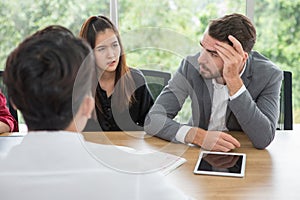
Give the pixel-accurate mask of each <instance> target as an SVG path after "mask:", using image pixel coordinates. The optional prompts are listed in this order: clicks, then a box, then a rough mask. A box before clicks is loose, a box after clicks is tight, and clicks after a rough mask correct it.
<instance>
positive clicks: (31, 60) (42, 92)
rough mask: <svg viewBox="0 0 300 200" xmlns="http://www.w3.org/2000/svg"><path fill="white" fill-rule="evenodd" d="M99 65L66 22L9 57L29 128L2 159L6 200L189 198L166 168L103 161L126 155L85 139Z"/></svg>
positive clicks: (8, 78) (16, 98)
mask: <svg viewBox="0 0 300 200" xmlns="http://www.w3.org/2000/svg"><path fill="white" fill-rule="evenodd" d="M94 70H95V60H94V55H93V53H92V50H91V48H90V47H89V45H88V44H87V43H86V42H85V41H83V40H81V39H79V38H76V37H75V36H74V35H73V34H72V33H71V32H70V31H69V30H68V29H66V28H64V27H61V26H49V27H46V28H45V29H43V30H40V31H38V32H36V33H35V34H33V35H32V36H29V37H28V38H27V39H25V40H24V41H23V42H22V43H21V44H19V46H18V47H17V48H16V49H15V50H14V51H13V52H12V53H11V54H10V55H9V57H8V59H7V62H6V68H5V72H4V82H5V84H6V85H7V88H8V93H9V96H10V97H11V99H12V102H13V103H14V105H15V106H16V107H17V108H18V109H19V110H20V111H21V113H22V114H23V116H24V120H25V122H26V124H27V126H28V130H29V131H28V134H27V135H26V136H24V139H23V140H22V143H21V144H19V145H17V146H15V147H14V148H12V149H11V150H10V152H8V154H7V155H6V156H5V157H4V158H1V160H0V194H1V199H3V200H19V199H31V200H41V199H42V200H47V199H49V200H50V199H51V200H53V199H55V200H60V199H62V200H66V199H72V200H77V199H78V200H82V199H89V200H93V199H95V200H96V199H97V200H98V199H153V198H152V197H153V195H155V196H157V197H159V199H188V197H186V196H185V195H184V194H183V193H182V192H180V191H179V190H177V189H176V188H174V187H172V186H171V185H169V184H167V182H165V181H164V179H163V178H162V177H161V176H160V175H159V174H156V173H140V174H134V173H126V172H122V171H120V170H117V169H113V168H111V167H109V165H107V163H104V162H101V161H100V160H99V159H98V157H99V154H109V155H111V156H112V157H113V158H115V159H116V160H118V159H120V157H119V156H120V155H119V154H115V153H114V151H113V150H114V146H113V145H100V144H93V143H89V142H86V141H84V139H83V136H82V135H81V134H80V133H79V132H80V131H81V130H82V129H83V128H84V127H85V125H86V122H87V120H88V118H90V117H91V112H92V110H93V108H94V104H95V103H94V99H93V97H92V96H91V88H92V80H93V76H94V75H95V73H94ZM92 147H93V148H92ZM108 151H111V152H108ZM94 152H97V153H98V155H97V154H95V153H94ZM145 162H147V159H145ZM119 164H120V167H122V163H119Z"/></svg>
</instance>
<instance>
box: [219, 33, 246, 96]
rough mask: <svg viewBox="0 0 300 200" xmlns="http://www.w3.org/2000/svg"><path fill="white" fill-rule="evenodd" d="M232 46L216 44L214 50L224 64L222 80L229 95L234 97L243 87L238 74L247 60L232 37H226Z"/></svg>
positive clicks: (244, 53)
mask: <svg viewBox="0 0 300 200" xmlns="http://www.w3.org/2000/svg"><path fill="white" fill-rule="evenodd" d="M228 39H229V40H230V41H231V42H232V44H233V45H232V46H231V45H229V44H227V43H225V42H217V43H216V45H215V48H216V50H217V52H218V55H219V56H220V57H221V59H222V60H223V62H224V67H223V78H224V80H225V82H226V84H227V87H228V90H229V95H230V96H232V95H234V94H235V93H236V92H237V91H238V90H239V89H240V88H241V87H242V85H243V81H242V79H241V78H240V73H241V71H242V69H243V67H244V64H245V61H246V59H247V58H248V53H246V52H245V51H244V50H243V47H242V45H241V43H240V42H239V41H238V40H237V39H236V38H235V37H233V36H231V35H230V36H228Z"/></svg>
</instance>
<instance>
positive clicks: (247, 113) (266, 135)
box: [145, 14, 283, 151]
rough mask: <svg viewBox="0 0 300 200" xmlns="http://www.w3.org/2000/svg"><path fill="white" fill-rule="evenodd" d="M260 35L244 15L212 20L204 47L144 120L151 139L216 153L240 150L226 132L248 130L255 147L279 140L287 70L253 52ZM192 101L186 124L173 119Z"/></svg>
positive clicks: (181, 69) (185, 63) (185, 62)
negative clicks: (188, 145) (283, 79)
mask: <svg viewBox="0 0 300 200" xmlns="http://www.w3.org/2000/svg"><path fill="white" fill-rule="evenodd" d="M255 41H256V30H255V27H254V25H253V24H252V23H251V21H250V20H249V19H248V18H247V17H245V16H244V15H241V14H231V15H225V16H224V17H222V18H219V19H215V20H212V21H211V22H210V24H209V26H208V28H207V30H206V31H205V33H204V35H203V37H202V39H201V41H200V45H201V47H202V50H201V53H198V54H196V55H194V56H188V57H187V58H186V59H184V60H183V61H182V62H181V65H180V67H179V69H178V71H177V72H176V73H175V74H174V76H173V78H172V79H171V80H170V81H169V84H168V85H167V86H166V87H165V88H164V90H163V91H162V93H161V94H160V96H159V97H158V99H157V100H156V102H155V104H154V106H153V107H152V109H151V110H150V111H149V114H148V116H147V119H146V121H145V124H146V125H145V131H146V132H147V133H148V134H151V135H156V136H158V137H160V138H163V139H166V140H170V141H172V142H182V143H187V144H188V143H189V144H190V143H192V144H195V145H199V146H201V147H202V148H205V149H208V150H215V151H230V150H232V149H235V148H237V147H240V143H239V141H238V140H237V139H235V138H234V137H232V136H231V135H230V134H228V133H226V131H243V132H244V133H245V134H246V135H247V136H248V137H249V139H250V140H251V142H252V144H253V145H254V147H256V148H258V149H264V148H266V147H267V146H268V145H269V144H270V143H271V142H272V140H273V139H274V134H275V130H276V124H277V120H278V115H279V93H280V87H281V81H282V77H283V76H282V71H281V70H280V69H278V67H276V66H275V64H274V63H272V62H271V61H269V60H268V59H267V58H265V57H264V56H262V55H261V54H259V53H258V52H256V51H252V48H253V46H254V44H255ZM188 96H189V97H190V98H191V100H192V118H191V119H190V121H189V122H188V123H187V124H181V123H178V122H176V121H175V120H174V118H175V117H176V115H177V113H178V112H179V111H180V109H181V108H182V105H183V103H184V102H185V100H186V99H187V97H188Z"/></svg>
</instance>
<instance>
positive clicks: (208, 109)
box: [203, 79, 213, 128]
mask: <svg viewBox="0 0 300 200" xmlns="http://www.w3.org/2000/svg"><path fill="white" fill-rule="evenodd" d="M204 82H205V85H206V88H207V90H203V91H205V92H206V93H205V97H204V98H203V99H204V100H203V101H204V105H207V106H204V119H205V127H206V128H208V124H209V120H210V115H211V107H212V98H213V84H212V80H211V79H204Z"/></svg>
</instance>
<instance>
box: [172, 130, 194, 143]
mask: <svg viewBox="0 0 300 200" xmlns="http://www.w3.org/2000/svg"><path fill="white" fill-rule="evenodd" d="M191 128H192V127H191V126H182V127H180V129H179V130H178V131H177V133H176V136H175V139H176V140H177V141H178V142H181V143H184V144H185V142H184V139H185V136H186V135H187V133H188V131H189V130H190V129H191Z"/></svg>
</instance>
